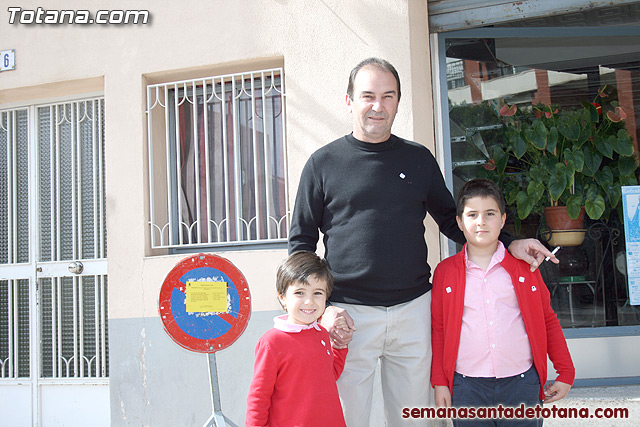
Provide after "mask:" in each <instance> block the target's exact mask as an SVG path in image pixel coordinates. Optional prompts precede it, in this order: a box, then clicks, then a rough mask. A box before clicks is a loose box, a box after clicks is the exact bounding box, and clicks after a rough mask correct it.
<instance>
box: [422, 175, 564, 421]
mask: <svg viewBox="0 0 640 427" xmlns="http://www.w3.org/2000/svg"><path fill="white" fill-rule="evenodd" d="M456 219H457V221H458V226H459V227H460V229H461V230H462V231H463V232H464V235H465V237H466V239H467V243H466V245H465V247H464V248H463V250H462V251H460V252H459V253H458V254H456V255H454V256H452V257H449V258H447V259H445V260H444V261H442V262H441V263H440V264H439V265H438V267H437V268H436V270H435V272H434V276H433V290H432V302H431V319H432V320H431V327H432V332H431V340H432V349H433V359H432V365H431V384H432V385H433V387H434V388H435V402H436V406H438V407H449V406H454V407H496V406H498V405H502V406H503V407H518V406H520V404H525V405H526V406H535V405H536V404H539V403H540V402H541V400H542V401H544V403H549V402H553V401H556V400H559V399H562V398H563V397H565V396H566V395H567V393H568V392H569V389H570V388H571V385H572V384H573V380H574V377H575V369H574V367H573V362H572V361H571V356H570V354H569V350H568V348H567V344H566V341H565V338H564V335H563V333H562V328H561V327H560V323H559V322H558V318H557V316H556V314H555V313H554V312H553V309H552V308H551V304H550V296H549V291H548V289H547V287H546V285H545V284H544V282H543V281H542V277H541V276H540V272H539V271H538V270H536V271H535V272H531V271H530V268H529V265H527V264H526V263H525V262H522V261H519V260H516V259H515V258H513V257H512V256H511V255H510V254H509V253H508V252H507V251H505V249H504V246H503V245H502V243H500V242H499V241H498V235H499V234H500V230H502V227H503V226H504V222H505V219H506V214H505V206H504V198H503V196H502V192H501V191H500V189H499V188H498V186H497V185H496V184H495V183H494V182H493V181H490V180H485V179H476V180H471V181H469V182H467V183H466V184H465V185H464V186H463V188H462V189H461V190H460V194H459V196H458V200H457V216H456ZM547 355H549V358H550V359H551V361H552V362H553V365H554V368H555V369H556V371H557V372H558V378H557V379H556V381H555V382H554V383H553V384H552V385H550V386H549V387H547V388H546V389H545V388H544V385H545V383H546V379H547ZM487 421H489V422H490V423H492V424H486V423H487ZM509 422H513V420H509V419H496V420H493V421H491V420H480V419H478V420H465V421H464V425H474V424H475V425H498V426H499V425H501V424H502V423H509ZM523 422H524V424H522V425H527V420H525V421H523ZM528 422H529V423H530V425H541V422H542V420H539V419H531V420H528ZM460 424H463V423H462V422H461V420H460V419H454V425H460ZM518 425H521V424H518Z"/></svg>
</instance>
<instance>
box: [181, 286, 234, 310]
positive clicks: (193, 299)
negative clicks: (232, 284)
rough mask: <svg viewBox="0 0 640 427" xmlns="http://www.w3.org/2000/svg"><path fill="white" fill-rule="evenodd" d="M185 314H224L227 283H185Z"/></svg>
mask: <svg viewBox="0 0 640 427" xmlns="http://www.w3.org/2000/svg"><path fill="white" fill-rule="evenodd" d="M186 294H187V313H198V312H199V313H210V312H217V313H226V312H227V282H187V292H186Z"/></svg>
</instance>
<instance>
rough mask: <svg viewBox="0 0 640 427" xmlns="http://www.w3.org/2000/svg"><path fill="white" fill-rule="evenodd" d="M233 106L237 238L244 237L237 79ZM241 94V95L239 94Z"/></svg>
mask: <svg viewBox="0 0 640 427" xmlns="http://www.w3.org/2000/svg"><path fill="white" fill-rule="evenodd" d="M231 93H232V96H231V107H232V115H231V119H232V123H233V176H234V179H233V189H234V195H233V196H234V203H233V206H234V207H235V209H234V210H235V216H236V240H243V239H242V222H241V221H240V220H241V219H242V205H241V203H242V181H241V179H242V177H241V167H242V163H241V160H242V159H241V157H240V155H241V153H240V128H239V125H238V97H236V79H235V78H232V79H231ZM238 96H239V95H238Z"/></svg>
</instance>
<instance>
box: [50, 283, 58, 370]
mask: <svg viewBox="0 0 640 427" xmlns="http://www.w3.org/2000/svg"><path fill="white" fill-rule="evenodd" d="M56 284H57V279H55V278H52V279H51V376H52V377H56V366H57V362H56V361H57V358H56V354H57V348H58V339H57V333H56V332H57V330H58V322H57V319H58V306H57V304H56V301H57V300H58V296H57V292H56V290H57V289H56V288H57V286H56Z"/></svg>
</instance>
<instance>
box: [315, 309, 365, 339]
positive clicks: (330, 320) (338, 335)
mask: <svg viewBox="0 0 640 427" xmlns="http://www.w3.org/2000/svg"><path fill="white" fill-rule="evenodd" d="M320 324H321V325H322V326H324V327H325V329H326V330H327V331H329V336H330V337H331V345H332V346H333V347H334V348H346V347H347V345H348V344H349V342H350V341H351V339H352V338H353V331H355V330H356V326H355V324H354V323H353V319H352V318H351V316H349V313H347V310H345V309H344V308H339V307H335V306H333V305H330V306H328V307H327V308H325V310H324V314H323V315H322V318H321V319H320Z"/></svg>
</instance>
